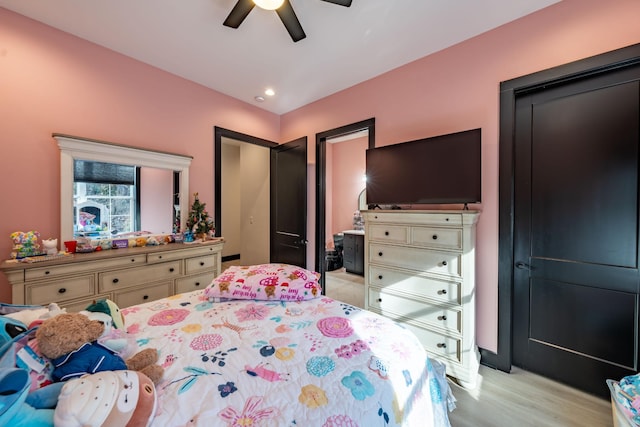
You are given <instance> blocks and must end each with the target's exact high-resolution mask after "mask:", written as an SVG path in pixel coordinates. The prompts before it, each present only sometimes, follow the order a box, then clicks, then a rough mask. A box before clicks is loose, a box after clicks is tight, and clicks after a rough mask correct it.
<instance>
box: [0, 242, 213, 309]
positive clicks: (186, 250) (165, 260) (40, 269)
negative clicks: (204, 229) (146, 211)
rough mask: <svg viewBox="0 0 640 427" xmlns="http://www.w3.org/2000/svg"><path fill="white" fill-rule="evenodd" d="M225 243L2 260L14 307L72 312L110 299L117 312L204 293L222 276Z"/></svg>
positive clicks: (125, 249)
mask: <svg viewBox="0 0 640 427" xmlns="http://www.w3.org/2000/svg"><path fill="white" fill-rule="evenodd" d="M222 245H223V240H222V239H218V240H212V241H207V242H204V243H196V244H182V243H170V244H167V245H160V246H144V247H135V248H122V249H110V250H104V251H98V252H91V253H77V254H74V255H70V256H64V257H60V258H58V259H54V260H51V261H44V262H36V263H26V262H15V261H4V262H3V263H2V264H1V265H0V270H1V271H2V272H3V273H4V274H5V275H6V276H7V278H8V280H9V283H11V285H12V292H13V293H12V303H13V304H36V305H47V304H49V303H52V302H56V303H58V304H59V305H60V306H61V307H65V308H67V310H68V311H79V310H83V309H85V308H86V307H87V306H88V305H89V304H91V303H92V302H93V301H94V300H96V299H100V298H108V299H110V300H112V301H113V302H115V303H116V304H117V305H118V306H119V307H121V308H123V307H128V306H131V305H135V304H140V303H143V302H147V301H153V300H156V299H159V298H164V297H167V296H170V295H174V294H177V293H183V292H188V291H193V290H196V289H204V288H205V287H206V286H207V285H208V284H209V283H210V282H211V280H212V279H213V278H214V277H215V276H216V275H218V274H219V273H220V268H221V254H222Z"/></svg>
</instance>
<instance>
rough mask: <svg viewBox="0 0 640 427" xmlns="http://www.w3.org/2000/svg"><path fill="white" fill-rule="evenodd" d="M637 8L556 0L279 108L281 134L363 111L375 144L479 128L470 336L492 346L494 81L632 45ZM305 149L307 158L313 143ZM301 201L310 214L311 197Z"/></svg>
mask: <svg viewBox="0 0 640 427" xmlns="http://www.w3.org/2000/svg"><path fill="white" fill-rule="evenodd" d="M639 16H640V2H639V1H637V0H616V1H610V2H603V1H601V0H564V1H562V2H560V3H559V4H556V5H554V6H551V7H549V8H547V9H544V10H542V11H540V12H538V13H535V14H532V15H530V16H527V17H524V18H522V19H520V20H518V21H515V22H513V23H510V24H507V25H504V26H502V27H500V28H498V29H495V30H493V31H490V32H488V33H485V34H483V35H480V36H478V37H476V38H474V39H471V40H469V41H466V42H463V43H460V44H459V45H456V46H453V47H451V48H449V49H446V50H443V51H441V52H438V53H436V54H433V55H430V56H427V57H425V58H422V59H420V60H418V61H414V62H413V63H410V64H408V65H406V66H403V67H401V68H398V69H396V70H393V71H391V72H389V73H386V74H384V75H382V76H380V77H377V78H374V79H371V80H369V81H366V82H364V83H361V84H359V85H357V86H354V87H352V88H350V89H347V90H344V91H342V92H339V93H337V94H335V95H332V96H329V97H327V98H324V99H322V100H320V101H317V102H315V103H312V104H309V105H307V106H305V107H302V108H300V109H298V110H296V111H293V112H291V113H288V114H285V115H283V117H282V139H283V140H290V139H293V138H294V137H300V136H301V135H308V136H309V140H310V141H312V142H311V144H313V141H314V140H315V139H314V136H315V134H316V133H318V132H323V131H326V130H329V129H333V128H336V127H339V126H342V125H346V124H349V123H354V122H357V121H360V120H365V119H368V118H370V117H375V119H376V145H377V146H382V145H388V144H392V143H396V142H401V141H409V140H413V139H418V138H423V137H428V136H434V135H439V134H444V133H450V132H456V131H460V130H466V129H472V128H482V134H483V142H482V152H483V155H482V164H483V173H482V193H483V203H482V205H481V209H482V211H483V213H482V215H481V217H480V221H479V224H478V236H477V238H478V240H477V313H478V314H477V316H478V322H477V338H478V344H479V345H480V346H481V347H483V348H486V349H488V350H492V351H496V350H497V319H498V283H497V282H498V125H499V115H498V113H499V104H498V91H499V85H500V82H501V81H505V80H508V79H512V78H515V77H519V76H522V75H526V74H529V73H532V72H535V71H540V70H543V69H546V68H550V67H553V66H557V65H561V64H564V63H567V62H571V61H574V60H578V59H582V58H585V57H588V56H592V55H596V54H599V53H604V52H607V51H610V50H613V49H617V48H621V47H624V46H628V45H631V44H635V43H640V26H639V25H638V17H639ZM309 152H310V153H311V154H310V162H311V163H315V150H311V149H310V150H309ZM334 167H335V166H334ZM308 209H309V212H314V210H315V199H311V200H310V206H309V208H308ZM309 226H310V229H313V228H312V227H313V218H309ZM310 247H311V244H310Z"/></svg>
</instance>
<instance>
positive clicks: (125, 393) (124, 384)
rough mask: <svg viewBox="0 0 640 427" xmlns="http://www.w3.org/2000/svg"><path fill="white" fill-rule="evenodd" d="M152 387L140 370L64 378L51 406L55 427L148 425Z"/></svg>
mask: <svg viewBox="0 0 640 427" xmlns="http://www.w3.org/2000/svg"><path fill="white" fill-rule="evenodd" d="M156 402H157V400H156V390H155V387H154V384H153V382H151V380H150V379H149V378H148V377H147V376H146V375H144V374H142V373H140V372H134V371H128V370H125V371H116V372H111V371H103V372H98V373H96V374H90V375H84V376H82V377H80V378H76V379H72V380H70V381H67V382H66V383H65V384H64V387H62V391H61V392H60V395H59V397H58V405H57V406H56V409H55V414H54V424H55V426H56V427H84V426H132V427H139V426H148V425H149V424H150V423H151V420H153V416H154V414H155V409H156Z"/></svg>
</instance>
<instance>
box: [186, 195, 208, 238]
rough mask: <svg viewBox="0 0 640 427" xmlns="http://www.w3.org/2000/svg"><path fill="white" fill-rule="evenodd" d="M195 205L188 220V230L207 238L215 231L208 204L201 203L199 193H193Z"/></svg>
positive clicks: (192, 206)
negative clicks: (208, 211)
mask: <svg viewBox="0 0 640 427" xmlns="http://www.w3.org/2000/svg"><path fill="white" fill-rule="evenodd" d="M193 197H194V200H193V205H191V211H189V216H188V218H187V230H188V231H191V232H192V233H193V234H194V235H195V236H197V237H200V238H205V237H206V236H207V234H209V232H210V231H212V230H213V229H214V224H213V219H211V218H210V217H209V213H207V209H206V203H201V202H200V199H198V193H193Z"/></svg>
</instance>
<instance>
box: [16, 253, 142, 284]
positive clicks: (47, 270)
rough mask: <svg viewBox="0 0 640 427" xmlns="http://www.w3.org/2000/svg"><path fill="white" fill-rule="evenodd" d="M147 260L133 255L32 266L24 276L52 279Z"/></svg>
mask: <svg viewBox="0 0 640 427" xmlns="http://www.w3.org/2000/svg"><path fill="white" fill-rule="evenodd" d="M146 260H147V257H146V256H145V255H132V256H124V257H117V258H109V259H104V260H98V261H92V262H90V263H84V262H78V263H72V264H65V265H56V266H50V267H39V268H30V269H27V270H25V273H24V276H25V280H26V281H30V280H39V279H51V278H54V277H66V276H68V275H69V274H74V273H75V274H78V273H80V272H86V271H89V270H93V271H96V270H106V269H110V268H114V267H127V266H130V265H131V266H138V265H142V264H145V263H146Z"/></svg>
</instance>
